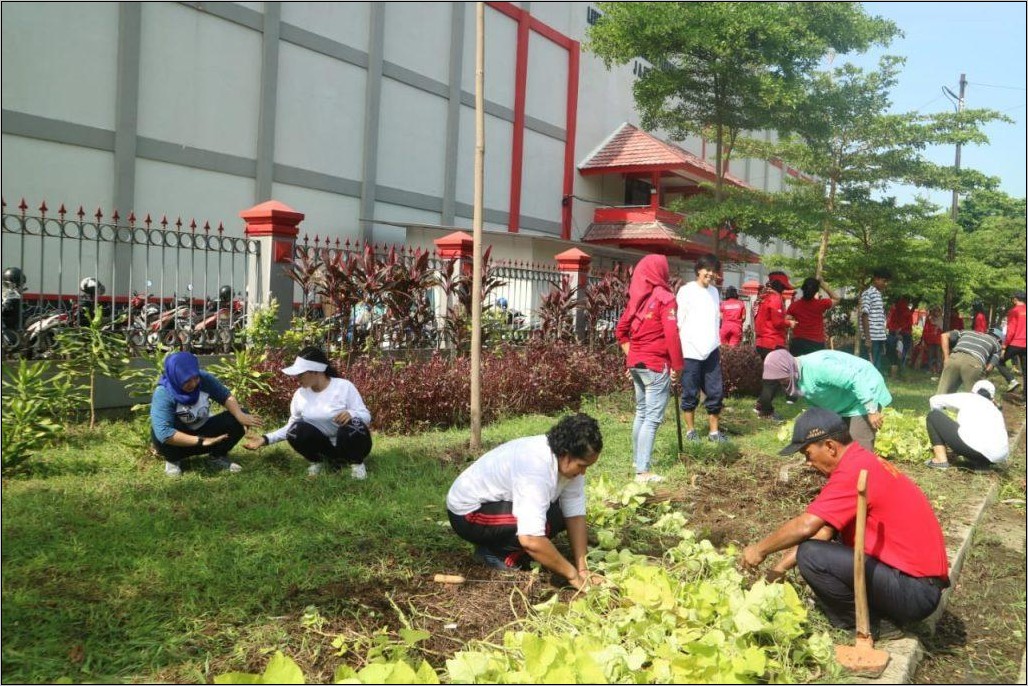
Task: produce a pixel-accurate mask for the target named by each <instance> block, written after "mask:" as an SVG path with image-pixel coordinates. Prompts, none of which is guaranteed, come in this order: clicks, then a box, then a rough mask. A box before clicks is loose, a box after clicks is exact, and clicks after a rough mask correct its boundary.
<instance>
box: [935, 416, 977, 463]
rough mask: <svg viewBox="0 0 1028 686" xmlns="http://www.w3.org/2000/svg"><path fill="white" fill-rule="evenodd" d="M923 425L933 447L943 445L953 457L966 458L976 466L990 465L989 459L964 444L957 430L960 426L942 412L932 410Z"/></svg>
mask: <svg viewBox="0 0 1028 686" xmlns="http://www.w3.org/2000/svg"><path fill="white" fill-rule="evenodd" d="M925 424H926V425H927V426H928V439H929V440H930V441H931V442H932V445H933V446H936V445H944V446H946V447H947V448H949V449H950V450H952V451H953V453H954V454H955V455H960V456H961V457H966V458H967V459H968V460H970V461H971V462H974V463H975V464H977V465H980V466H983V467H987V466H989V465H991V464H992V463H991V462H990V461H989V458H987V457H985V456H984V455H982V454H981V453H980V452H978V451H977V450H975V449H974V448H972V447H971V446H969V445H968V444H967V443H964V440H963V439H962V438H960V434H959V433H957V430H958V429H959V428H960V425H959V424H957V422H956V421H955V420H954V419H953V418H952V417H950V416H949V415H948V414H946V413H945V412H943V411H942V410H932V411H931V412H929V413H928V416H927V417H925Z"/></svg>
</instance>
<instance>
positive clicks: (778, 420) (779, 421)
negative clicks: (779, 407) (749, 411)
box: [757, 410, 785, 424]
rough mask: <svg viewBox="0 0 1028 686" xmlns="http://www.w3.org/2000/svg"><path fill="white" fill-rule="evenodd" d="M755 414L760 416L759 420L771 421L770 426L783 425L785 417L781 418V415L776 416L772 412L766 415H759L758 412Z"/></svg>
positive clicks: (776, 414) (775, 413)
mask: <svg viewBox="0 0 1028 686" xmlns="http://www.w3.org/2000/svg"><path fill="white" fill-rule="evenodd" d="M757 414H758V415H760V418H761V419H769V420H771V423H772V424H785V417H783V416H782V415H780V414H778V413H777V412H775V411H773V410H772V411H771V412H768V413H767V414H761V413H759V412H758V413H757Z"/></svg>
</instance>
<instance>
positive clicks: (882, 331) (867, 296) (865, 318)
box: [860, 267, 892, 372]
mask: <svg viewBox="0 0 1028 686" xmlns="http://www.w3.org/2000/svg"><path fill="white" fill-rule="evenodd" d="M890 281H892V272H890V271H889V270H888V269H884V268H881V267H879V268H878V269H875V270H874V272H872V281H871V285H870V286H868V288H867V290H866V291H864V292H863V293H861V294H860V331H861V333H862V335H863V337H864V346H865V348H866V349H867V352H868V354H869V357H868V359H869V360H871V362H872V364H874V366H875V367H877V368H878V371H880V372H881V371H884V370H885V365H886V359H885V358H886V348H887V340H888V337H889V334H888V331H887V330H886V328H885V301H884V300H883V299H882V291H884V290H886V289H888V287H889V282H890Z"/></svg>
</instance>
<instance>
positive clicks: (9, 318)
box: [0, 201, 260, 357]
mask: <svg viewBox="0 0 1028 686" xmlns="http://www.w3.org/2000/svg"><path fill="white" fill-rule="evenodd" d="M8 210H9V208H8V207H7V205H6V203H4V206H3V214H2V239H0V240H2V245H0V250H2V254H3V266H4V270H5V271H4V284H3V286H4V289H3V290H4V293H3V324H4V351H5V353H7V354H12V353H20V354H25V355H27V356H34V357H43V356H46V355H47V354H48V353H49V352H50V351H51V348H52V346H53V343H54V334H55V333H56V332H57V331H59V330H61V329H63V328H67V327H73V326H81V325H84V324H85V323H87V322H88V320H89V319H90V318H91V317H92V315H93V314H94V313H95V312H96V311H98V310H99V311H100V312H101V313H102V317H103V324H104V326H105V328H108V329H109V330H120V331H123V332H125V333H126V334H127V335H128V338H129V340H130V341H131V342H132V343H133V345H134V347H152V346H154V345H155V344H157V343H158V342H160V341H163V342H164V343H166V344H169V343H170V344H178V345H185V344H188V345H190V347H194V348H197V349H199V350H201V351H203V349H204V348H205V347H214V346H215V344H216V343H217V342H219V341H220V347H228V346H227V345H226V343H225V342H226V339H228V338H229V337H230V336H229V334H228V333H226V331H231V330H232V329H238V328H240V326H241V323H242V319H243V318H244V317H245V311H244V309H245V308H244V307H243V303H244V302H245V301H246V300H247V299H248V298H247V293H246V284H247V283H248V279H250V278H251V270H255V269H257V265H258V264H259V259H260V245H259V243H258V242H256V241H254V240H249V239H246V238H243V237H241V236H231V235H226V232H225V229H224V227H223V226H222V225H221V224H218V226H217V227H216V228H212V227H211V225H210V223H208V222H204V223H203V224H202V225H198V224H197V222H196V221H195V220H191V221H190V222H188V223H184V222H183V221H182V220H181V219H176V220H175V221H174V222H169V221H168V219H167V218H166V217H162V218H161V219H160V220H159V221H154V220H153V219H151V217H150V216H149V215H147V216H146V217H145V218H144V219H142V220H141V221H139V220H137V218H136V217H135V215H133V214H130V215H129V216H128V217H126V218H122V217H120V216H119V215H118V213H117V212H114V213H112V215H111V216H110V217H105V216H104V215H103V213H102V212H101V211H100V210H97V211H96V212H95V213H93V214H92V215H89V214H87V213H86V212H85V211H84V209H83V208H81V207H80V208H79V209H78V211H77V212H73V213H69V212H67V211H66V210H65V208H64V206H63V205H62V206H61V207H60V208H59V209H58V210H57V212H56V213H52V214H51V213H50V211H49V209H48V208H47V206H46V204H45V203H43V204H42V205H41V206H40V207H39V208H38V214H35V213H33V214H29V213H28V207H27V205H26V204H25V202H24V201H22V202H21V204H20V205H19V206H18V208H17V210H18V211H8ZM18 272H20V278H19V276H18ZM257 272H258V273H259V270H257ZM219 329H220V332H219Z"/></svg>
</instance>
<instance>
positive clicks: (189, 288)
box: [186, 283, 193, 291]
mask: <svg viewBox="0 0 1028 686" xmlns="http://www.w3.org/2000/svg"><path fill="white" fill-rule="evenodd" d="M186 290H187V291H192V290H193V284H191V283H189V284H186Z"/></svg>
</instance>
